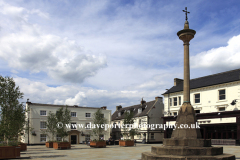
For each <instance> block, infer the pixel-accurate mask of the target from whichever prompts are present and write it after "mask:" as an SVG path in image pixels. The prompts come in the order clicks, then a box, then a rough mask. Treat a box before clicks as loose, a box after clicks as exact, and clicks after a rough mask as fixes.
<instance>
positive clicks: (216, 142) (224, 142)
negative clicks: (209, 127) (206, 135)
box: [211, 139, 236, 145]
mask: <svg viewBox="0 0 240 160" xmlns="http://www.w3.org/2000/svg"><path fill="white" fill-rule="evenodd" d="M211 141H212V145H236V140H235V139H212V140H211Z"/></svg>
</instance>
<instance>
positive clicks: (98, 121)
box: [92, 109, 107, 141]
mask: <svg viewBox="0 0 240 160" xmlns="http://www.w3.org/2000/svg"><path fill="white" fill-rule="evenodd" d="M106 123H107V119H106V118H104V116H103V113H102V110H101V109H98V110H97V111H96V112H95V113H94V115H93V125H95V126H96V127H95V128H93V129H92V132H93V134H94V135H95V136H97V137H98V140H99V141H100V140H101V137H100V135H101V134H103V133H104V130H105V128H101V125H105V124H106Z"/></svg>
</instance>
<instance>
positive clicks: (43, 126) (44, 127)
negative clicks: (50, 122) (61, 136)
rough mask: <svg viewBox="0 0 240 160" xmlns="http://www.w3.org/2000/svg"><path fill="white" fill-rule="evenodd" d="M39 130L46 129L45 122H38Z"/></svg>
mask: <svg viewBox="0 0 240 160" xmlns="http://www.w3.org/2000/svg"><path fill="white" fill-rule="evenodd" d="M40 129H47V122H44V121H41V122H40Z"/></svg>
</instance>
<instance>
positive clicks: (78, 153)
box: [21, 144, 240, 160]
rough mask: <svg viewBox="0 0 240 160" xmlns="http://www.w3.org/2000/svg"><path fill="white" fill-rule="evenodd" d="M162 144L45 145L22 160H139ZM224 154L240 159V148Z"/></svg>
mask: <svg viewBox="0 0 240 160" xmlns="http://www.w3.org/2000/svg"><path fill="white" fill-rule="evenodd" d="M161 145H162V144H137V146H136V147H119V146H118V145H112V146H107V147H106V148H90V147H89V146H87V145H84V144H78V145H72V149H68V150H55V149H53V148H46V147H45V145H36V146H28V150H27V151H25V152H21V159H36V160H44V159H46V160H78V159H81V160H85V159H88V160H89V159H90V160H91V159H98V160H107V159H114V160H118V159H119V160H139V159H141V153H142V152H150V151H151V146H161ZM223 152H224V153H229V154H234V155H235V156H236V159H240V146H224V147H223Z"/></svg>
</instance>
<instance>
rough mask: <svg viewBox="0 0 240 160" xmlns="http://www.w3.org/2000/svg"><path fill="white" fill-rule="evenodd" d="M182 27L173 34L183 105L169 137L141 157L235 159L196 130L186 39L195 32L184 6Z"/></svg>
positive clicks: (153, 159) (147, 159)
mask: <svg viewBox="0 0 240 160" xmlns="http://www.w3.org/2000/svg"><path fill="white" fill-rule="evenodd" d="M183 12H185V14H186V21H185V24H184V29H183V30H181V31H179V32H178V33H177V35H178V37H179V39H181V40H182V41H183V45H184V82H183V100H184V102H183V104H182V106H181V107H180V109H179V111H178V117H177V120H176V129H175V130H174V131H173V133H172V136H171V138H169V139H163V146H159V147H152V150H151V152H143V153H142V160H215V159H218V160H235V156H234V155H231V154H223V147H212V146H211V140H210V139H201V138H202V136H201V133H200V130H199V129H197V128H196V127H197V119H196V116H195V111H194V109H193V107H192V105H191V103H190V84H189V81H190V69H189V68H190V67H189V42H190V40H191V39H193V38H194V35H195V34H196V31H195V30H192V29H189V23H188V18H187V14H188V13H190V12H188V11H187V7H186V8H185V10H183Z"/></svg>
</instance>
